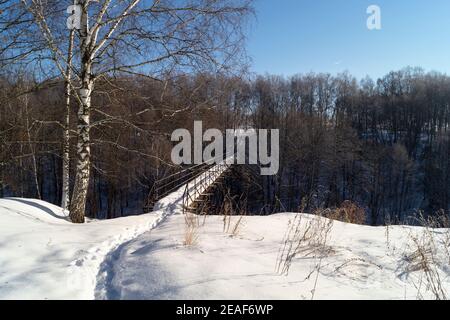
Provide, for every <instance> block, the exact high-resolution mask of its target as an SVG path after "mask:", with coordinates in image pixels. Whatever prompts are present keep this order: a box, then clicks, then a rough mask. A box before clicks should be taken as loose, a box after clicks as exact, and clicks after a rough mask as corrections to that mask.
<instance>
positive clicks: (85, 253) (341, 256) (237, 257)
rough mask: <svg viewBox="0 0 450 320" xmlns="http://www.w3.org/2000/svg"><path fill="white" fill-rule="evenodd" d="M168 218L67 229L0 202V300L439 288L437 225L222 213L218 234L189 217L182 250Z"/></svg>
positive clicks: (444, 286) (443, 246) (363, 293)
mask: <svg viewBox="0 0 450 320" xmlns="http://www.w3.org/2000/svg"><path fill="white" fill-rule="evenodd" d="M175 200H176V199H175V198H172V199H169V200H167V201H168V203H173V202H174V201H175ZM173 210H175V212H173ZM168 213H177V209H176V208H175V209H174V208H173V207H172V208H171V210H170V212H169V211H167V210H164V209H161V210H160V211H158V212H155V213H153V214H148V215H143V216H138V217H128V218H120V219H115V220H109V221H89V222H88V223H87V224H85V225H72V224H70V223H69V222H68V221H67V218H66V214H65V213H64V212H62V210H61V209H60V208H58V207H55V206H53V205H50V204H47V203H45V202H42V201H37V200H28V199H0V219H1V224H0V298H1V299H14V298H18V299H92V298H94V297H95V298H97V299H311V298H314V299H405V298H407V299H417V298H429V299H433V298H436V296H435V294H433V292H435V291H438V292H439V290H441V293H442V294H447V293H448V292H450V278H449V276H450V268H449V265H450V263H449V262H450V255H449V244H450V232H449V230H446V229H440V230H428V229H424V228H413V227H402V226H399V227H389V228H386V227H379V228H373V227H366V226H357V225H350V224H345V223H341V222H331V221H330V220H327V219H324V218H318V217H313V216H309V215H296V214H292V213H284V214H278V215H274V216H269V217H243V218H242V219H241V220H240V223H239V224H238V223H237V222H238V221H239V219H240V217H233V218H231V221H230V227H229V228H227V227H226V226H225V228H224V220H223V218H221V217H208V218H206V219H205V220H204V219H203V218H198V219H197V218H196V223H197V224H198V227H196V228H195V230H194V233H195V234H194V238H195V239H194V240H196V241H194V243H193V244H192V245H190V246H187V245H185V241H186V235H187V231H186V221H185V217H183V216H181V215H172V216H170V217H168V218H167V219H165V220H164V221H163V218H164V217H165V215H167V214H168ZM289 226H291V227H289ZM235 227H236V231H235V230H234V229H235ZM151 229H153V230H152V231H151V232H146V231H148V230H151ZM224 229H225V231H224ZM226 229H228V232H227V230H226ZM287 230H290V231H291V233H290V234H288V236H287V237H286V231H287ZM291 242H292V243H293V244H294V245H293V246H291V247H293V249H295V250H289V245H288V246H286V244H289V243H291ZM293 252H295V254H292V253H293ZM286 261H290V263H289V262H286ZM277 265H278V266H280V267H281V269H283V266H287V265H289V272H288V273H287V274H284V275H281V274H280V272H276V267H277Z"/></svg>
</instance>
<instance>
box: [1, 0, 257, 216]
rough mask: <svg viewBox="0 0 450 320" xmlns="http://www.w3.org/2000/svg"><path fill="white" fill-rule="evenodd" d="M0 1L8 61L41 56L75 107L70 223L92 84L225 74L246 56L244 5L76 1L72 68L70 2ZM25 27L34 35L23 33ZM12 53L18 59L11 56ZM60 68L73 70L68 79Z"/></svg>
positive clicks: (216, 0) (227, 0) (188, 0)
mask: <svg viewBox="0 0 450 320" xmlns="http://www.w3.org/2000/svg"><path fill="white" fill-rule="evenodd" d="M6 2H8V3H9V4H11V6H10V7H7V6H5V7H4V9H5V10H9V13H7V16H13V17H14V18H15V20H14V21H11V22H10V23H7V24H5V25H4V26H5V29H6V28H9V30H10V29H11V28H14V29H15V30H16V31H18V32H19V33H18V36H17V33H11V34H10V36H9V38H10V39H11V40H12V41H14V42H15V44H16V46H15V48H16V49H15V52H13V51H10V55H11V58H15V59H16V60H17V59H23V60H26V61H28V62H29V63H33V62H36V59H39V60H42V59H43V57H45V59H48V60H49V61H51V62H52V64H53V65H54V66H55V67H56V70H58V71H59V72H60V76H62V77H63V78H64V80H65V81H66V83H68V84H69V86H70V88H72V89H73V91H74V93H75V95H74V96H75V97H76V99H77V101H78V104H79V107H78V115H77V145H76V150H77V159H76V168H75V181H74V187H73V193H72V197H71V201H70V217H71V220H72V221H73V222H75V223H83V222H84V217H85V206H86V198H87V194H88V188H89V179H90V167H91V137H90V130H91V128H92V126H93V123H92V121H91V118H92V112H93V108H92V101H93V98H95V94H94V93H95V84H96V82H98V81H99V80H103V81H108V79H109V78H111V77H119V76H124V75H135V76H142V77H147V78H151V79H156V80H160V79H163V78H165V77H168V76H169V77H173V76H176V75H180V74H186V73H191V72H203V71H208V72H211V71H212V72H232V71H233V70H234V68H235V67H236V66H238V65H242V61H244V60H243V59H244V57H245V53H244V52H243V50H242V41H243V40H244V37H243V31H244V28H245V20H246V17H248V15H249V14H250V13H251V0H98V1H94V0H78V1H77V3H76V6H77V7H76V8H77V9H76V11H77V13H79V15H77V18H78V19H79V26H77V28H76V29H77V30H76V32H75V34H76V35H75V39H74V43H75V45H74V47H73V50H74V52H73V57H74V59H76V60H77V61H75V60H74V61H73V63H72V62H71V61H68V60H69V59H67V56H66V55H65V54H64V52H68V51H69V50H68V47H67V46H68V45H70V43H71V41H67V32H65V31H64V28H65V27H66V19H67V15H64V14H63V13H64V12H65V11H66V10H67V7H68V6H69V5H72V3H71V2H70V1H68V2H65V1H52V0H47V1H37V0H16V1H6ZM27 26H28V27H29V26H32V28H33V29H34V30H35V32H38V33H39V35H30V34H29V30H25V28H26V27H27ZM78 27H79V28H78ZM66 31H67V30H66ZM21 32H22V33H21ZM33 39H34V40H33ZM33 42H35V43H36V44H39V46H33V44H32V43H33ZM22 44H23V45H22ZM17 48H20V50H18V49H17ZM17 52H21V54H20V55H18V56H15V57H14V55H16V53H17ZM69 57H71V55H69ZM41 65H42V62H41ZM67 70H69V71H70V70H72V71H73V75H74V77H73V78H71V76H70V72H68V71H67ZM103 116H104V117H107V116H108V115H107V114H103Z"/></svg>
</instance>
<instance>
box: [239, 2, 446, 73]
mask: <svg viewBox="0 0 450 320" xmlns="http://www.w3.org/2000/svg"><path fill="white" fill-rule="evenodd" d="M255 1H256V11H257V18H256V21H254V22H253V23H252V26H251V28H250V32H249V41H248V47H247V48H248V52H249V54H250V56H251V58H252V61H253V62H252V71H254V72H256V73H266V72H267V73H270V74H277V75H286V76H289V75H292V74H296V73H305V72H310V71H314V72H330V73H332V74H335V73H338V72H342V71H349V72H350V73H351V74H353V75H354V76H356V77H358V78H362V77H364V76H366V75H370V76H372V77H374V78H377V77H380V76H383V75H384V74H386V73H387V72H389V71H391V70H398V69H400V68H402V67H405V66H421V67H423V68H424V69H425V70H426V71H430V70H436V71H441V72H445V73H448V74H450V0H432V1H429V0H428V1H426V0H371V1H367V0H255ZM372 4H376V5H378V6H380V7H381V14H382V16H381V19H382V30H375V31H370V30H368V29H367V26H366V21H367V18H368V14H367V13H366V10H367V7H368V6H369V5H372Z"/></svg>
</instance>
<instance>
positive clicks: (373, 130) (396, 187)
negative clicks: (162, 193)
mask: <svg viewBox="0 0 450 320" xmlns="http://www.w3.org/2000/svg"><path fill="white" fill-rule="evenodd" d="M96 88H97V91H96V93H95V96H94V97H93V107H94V108H93V120H92V154H93V159H92V160H93V165H92V178H91V181H90V190H89V198H88V204H87V214H88V215H90V216H91V217H96V218H114V217H119V216H124V215H130V214H140V213H143V212H144V207H145V204H146V201H147V197H148V194H149V191H150V190H151V188H152V186H153V185H154V183H155V182H156V181H158V180H159V179H161V178H164V177H165V176H167V175H169V174H171V173H173V172H176V171H177V170H179V168H177V167H175V166H173V165H172V164H171V162H170V152H171V148H172V146H173V144H172V142H171V141H170V136H171V133H172V131H173V130H174V129H177V128H192V126H193V122H194V120H202V121H203V123H204V129H206V128H208V127H209V128H218V129H222V130H225V129H227V128H236V127H242V126H244V125H246V126H252V127H254V128H270V129H280V139H281V141H280V143H281V145H280V157H281V159H280V160H281V164H280V171H279V174H278V175H277V176H273V177H261V176H258V175H257V174H254V173H253V172H252V170H251V169H250V168H244V167H242V168H239V167H238V168H236V169H235V171H236V172H234V173H233V174H237V175H239V176H240V177H243V178H242V179H229V180H228V185H227V191H226V192H228V193H229V194H231V195H232V196H233V197H234V198H235V199H238V200H237V201H239V202H241V208H244V210H243V211H245V212H244V213H245V214H271V213H274V212H284V211H298V210H300V208H301V209H302V210H305V211H307V212H312V211H314V209H316V208H320V207H325V208H334V207H339V206H340V205H342V203H344V202H345V201H351V202H352V203H355V204H357V205H358V206H360V207H361V208H364V210H365V212H366V221H367V223H368V224H372V225H379V224H384V223H387V222H389V223H406V222H411V223H413V222H412V221H414V217H416V216H417V215H418V213H419V212H420V211H422V212H423V214H424V215H446V216H449V215H450V77H448V76H447V75H444V74H440V73H437V72H429V73H425V72H424V71H423V70H421V69H420V68H406V69H404V70H401V71H397V72H391V73H389V74H388V75H386V76H385V77H383V78H381V79H378V80H372V79H370V78H365V79H363V80H361V81H358V80H357V79H355V78H354V77H352V76H351V75H350V74H347V73H344V74H339V75H337V76H332V75H329V74H306V75H297V76H293V77H290V78H285V77H279V76H272V75H265V76H253V77H251V78H242V77H232V76H228V77H225V76H215V75H210V74H197V75H195V76H181V77H177V78H174V79H167V80H165V81H154V80H150V79H142V78H137V77H133V76H130V77H121V78H110V79H105V80H102V82H99V83H98V84H97V86H96ZM63 100H64V86H63V83H61V82H58V81H54V82H45V83H40V82H39V80H35V79H33V77H32V76H30V75H28V74H26V73H22V72H20V71H14V72H11V71H8V73H6V72H5V73H2V75H1V77H0V196H1V197H11V196H17V197H30V198H41V199H43V200H46V201H48V202H51V203H54V204H60V203H61V176H62V174H61V171H62V160H61V157H62V148H63V145H62V132H63V126H62V125H61V123H63V119H64V117H65V109H64V107H63V106H62V105H61V101H63ZM76 107H77V106H76V105H75V104H74V106H73V117H75V112H76ZM71 129H72V131H73V133H75V130H76V128H75V126H74V127H73V128H71ZM74 137H75V134H74ZM72 145H73V146H75V145H76V144H75V143H72ZM75 152H76V150H72V153H73V155H72V157H71V158H72V159H74V158H75ZM73 165H74V164H72V168H73ZM240 212H241V213H242V210H240Z"/></svg>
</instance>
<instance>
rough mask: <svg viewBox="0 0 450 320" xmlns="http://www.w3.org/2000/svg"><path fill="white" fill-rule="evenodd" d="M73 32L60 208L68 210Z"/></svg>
mask: <svg viewBox="0 0 450 320" xmlns="http://www.w3.org/2000/svg"><path fill="white" fill-rule="evenodd" d="M74 36H75V32H74V30H73V29H72V30H71V31H70V35H69V50H68V52H67V69H66V76H67V78H66V84H65V86H66V87H65V94H66V118H65V123H64V134H63V166H62V167H63V170H62V171H63V172H62V197H61V207H62V208H63V209H64V210H69V202H70V98H71V83H70V81H71V76H72V51H73V42H74Z"/></svg>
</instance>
